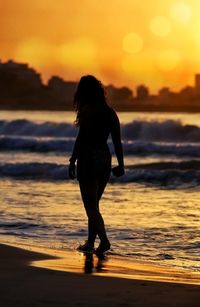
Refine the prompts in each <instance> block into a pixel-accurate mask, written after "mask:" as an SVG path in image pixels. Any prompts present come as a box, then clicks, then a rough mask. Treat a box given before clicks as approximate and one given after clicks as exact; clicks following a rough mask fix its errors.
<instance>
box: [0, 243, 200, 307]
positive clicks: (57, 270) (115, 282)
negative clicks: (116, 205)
mask: <svg viewBox="0 0 200 307" xmlns="http://www.w3.org/2000/svg"><path fill="white" fill-rule="evenodd" d="M86 262H87V261H86ZM86 262H85V263H86ZM83 263H84V257H83V255H82V254H81V255H80V254H79V253H76V252H68V251H60V250H52V251H51V250H50V249H45V248H40V247H36V246H35V247H34V246H29V245H26V246H25V245H22V244H21V245H19V244H17V247H16V245H15V246H14V245H13V244H11V245H8V244H0V271H1V274H0V285H1V287H0V298H1V304H2V306H6V307H9V306H20V307H23V306H24V307H25V306H49V305H50V306H104V305H105V306H141V307H142V306H148V307H151V306H152V307H155V306H165V307H169V306H188V307H189V306H190V307H197V306H198V305H199V300H200V291H199V289H200V287H199V284H200V275H199V274H195V275H196V277H198V278H197V279H196V283H197V284H194V285H190V284H188V282H187V280H188V279H189V278H190V279H191V277H192V276H191V275H190V274H189V276H185V277H186V280H184V278H183V276H182V275H181V274H182V273H181V274H180V275H181V276H177V273H178V272H177V271H176V272H174V270H167V271H166V269H165V268H163V271H162V270H161V269H160V270H159V271H158V267H157V272H156V271H155V268H156V267H155V266H152V265H151V264H149V265H147V264H145V263H141V262H138V263H137V262H133V261H130V260H128V259H127V261H126V262H125V263H126V264H125V263H124V261H121V260H120V259H119V257H114V256H112V255H110V256H109V261H108V262H107V267H106V266H105V267H104V269H103V267H102V268H101V269H102V270H100V272H95V273H94V274H89V272H87V274H84V273H83V272H84V270H83ZM95 263H96V259H95ZM131 263H132V265H133V266H132V267H131ZM38 264H39V265H38ZM36 265H37V266H36ZM53 266H54V269H53ZM172 271H173V272H172ZM127 272H129V274H127ZM156 273H157V274H156ZM197 275H198V276H197ZM161 276H162V278H161ZM122 277H123V278H122ZM175 277H176V278H179V279H180V280H179V282H177V280H176V281H175V280H174V278H175ZM193 277H194V276H193ZM148 278H150V279H148ZM153 278H155V279H154V280H152V279H153ZM167 278H168V282H167V281H166V280H167ZM170 278H171V280H170ZM190 281H191V280H190ZM193 281H194V280H193Z"/></svg>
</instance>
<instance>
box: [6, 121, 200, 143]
mask: <svg viewBox="0 0 200 307" xmlns="http://www.w3.org/2000/svg"><path fill="white" fill-rule="evenodd" d="M76 134H77V129H76V128H75V126H74V125H72V124H69V123H54V122H43V123H36V122H32V121H28V120H25V119H18V120H13V121H7V120H1V121H0V135H7V136H8V135H9V136H37V137H75V136H76ZM122 137H123V139H125V140H141V141H159V142H200V127H198V126H195V125H183V124H182V123H181V122H180V121H173V120H166V121H163V122H160V121H143V120H136V121H133V122H131V123H128V124H125V125H122Z"/></svg>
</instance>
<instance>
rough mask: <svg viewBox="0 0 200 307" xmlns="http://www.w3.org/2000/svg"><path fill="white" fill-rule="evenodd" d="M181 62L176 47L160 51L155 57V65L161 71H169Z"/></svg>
mask: <svg viewBox="0 0 200 307" xmlns="http://www.w3.org/2000/svg"><path fill="white" fill-rule="evenodd" d="M180 62H181V56H180V54H179V52H178V50H176V49H168V50H164V51H162V52H161V53H160V54H159V56H158V58H157V61H156V63H157V66H158V69H160V70H161V71H166V72H167V71H171V70H173V69H175V68H176V67H177V66H178V65H179V64H180Z"/></svg>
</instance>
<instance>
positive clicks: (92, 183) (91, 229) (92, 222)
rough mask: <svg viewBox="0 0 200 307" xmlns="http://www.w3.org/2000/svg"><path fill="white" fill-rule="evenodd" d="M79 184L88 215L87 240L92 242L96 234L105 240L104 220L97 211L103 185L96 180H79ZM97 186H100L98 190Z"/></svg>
mask: <svg viewBox="0 0 200 307" xmlns="http://www.w3.org/2000/svg"><path fill="white" fill-rule="evenodd" d="M79 185H80V191H81V196H82V200H83V203H84V207H85V210H86V213H87V216H88V241H89V242H90V243H91V244H94V241H95V238H96V234H98V236H99V238H100V240H101V241H107V240H108V239H107V235H106V231H105V226H104V221H103V218H102V216H101V213H100V212H99V199H100V197H101V195H102V193H103V185H102V184H101V185H99V182H98V181H97V180H79ZM104 185H106V184H104ZM99 187H101V188H100V190H99ZM104 188H105V186H104Z"/></svg>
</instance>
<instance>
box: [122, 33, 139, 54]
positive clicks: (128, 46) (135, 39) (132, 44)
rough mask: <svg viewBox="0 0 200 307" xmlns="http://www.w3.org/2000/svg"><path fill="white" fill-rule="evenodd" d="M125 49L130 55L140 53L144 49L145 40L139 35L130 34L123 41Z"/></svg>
mask: <svg viewBox="0 0 200 307" xmlns="http://www.w3.org/2000/svg"><path fill="white" fill-rule="evenodd" d="M123 49H124V51H126V52H128V53H130V54H136V53H139V52H140V51H141V50H142V49H143V39H142V37H141V36H140V35H139V34H137V33H128V34H127V35H126V36H125V37H124V39H123Z"/></svg>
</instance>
